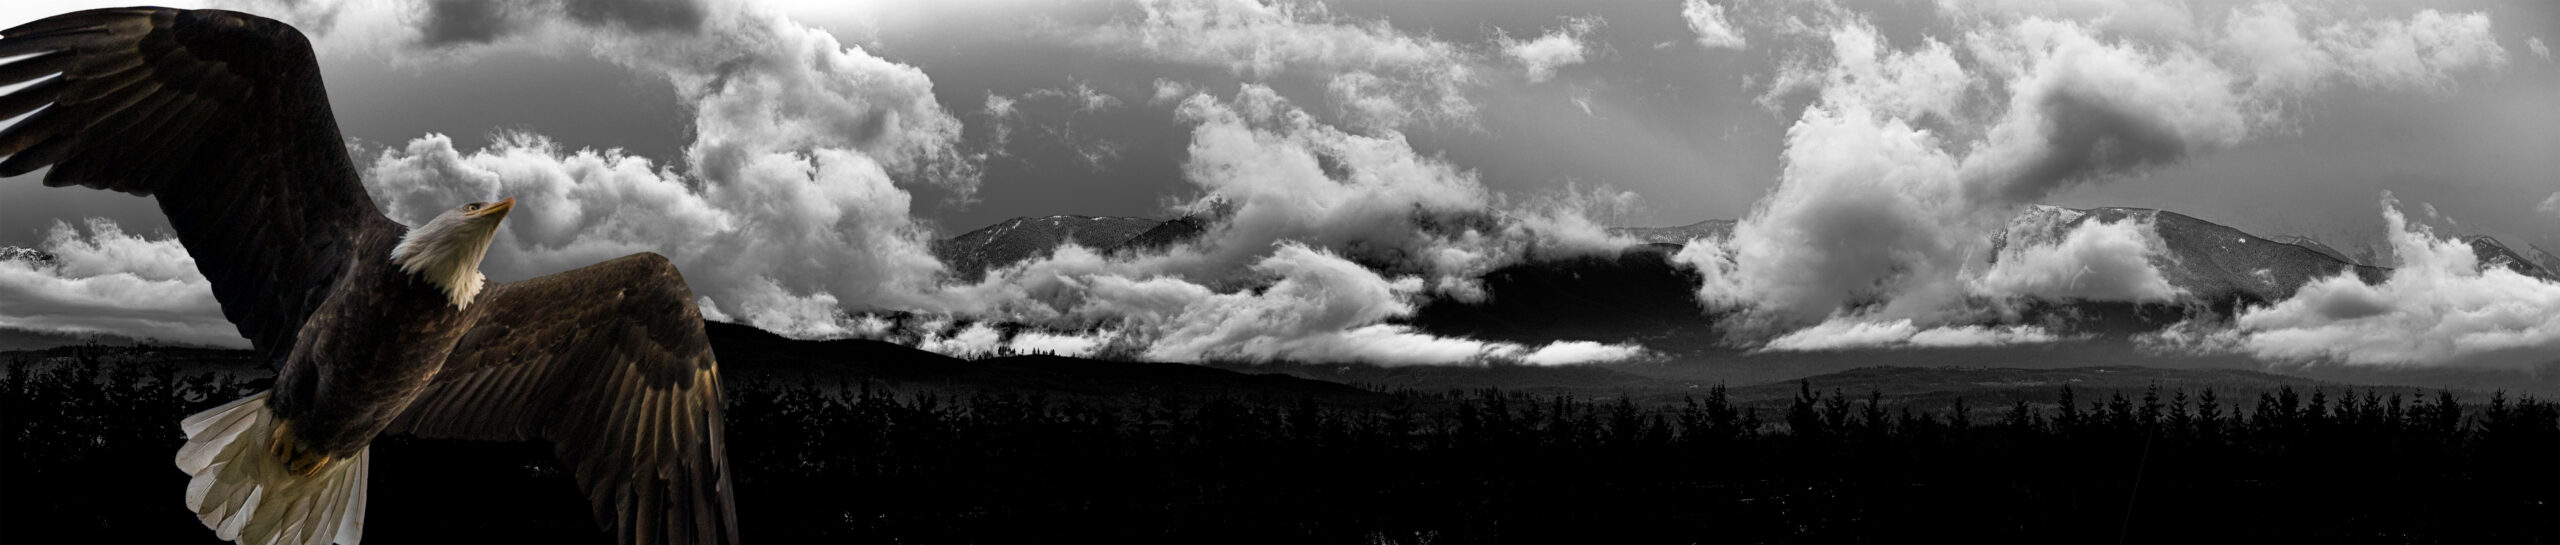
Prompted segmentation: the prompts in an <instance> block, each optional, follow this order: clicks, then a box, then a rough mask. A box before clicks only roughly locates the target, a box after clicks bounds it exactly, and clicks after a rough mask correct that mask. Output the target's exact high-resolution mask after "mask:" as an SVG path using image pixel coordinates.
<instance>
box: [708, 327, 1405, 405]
mask: <svg viewBox="0 0 2560 545" xmlns="http://www.w3.org/2000/svg"><path fill="white" fill-rule="evenodd" d="M703 329H704V331H705V332H707V333H708V334H710V336H711V348H712V350H713V351H714V352H715V353H717V354H718V355H719V357H720V364H721V370H722V372H723V373H724V374H725V375H726V376H727V377H728V378H729V379H730V380H733V381H759V380H767V381H784V382H799V381H809V382H813V383H816V384H819V385H833V384H838V383H841V384H844V385H846V386H849V387H858V386H860V385H862V384H864V383H870V384H874V385H878V386H882V387H891V388H896V389H899V390H905V391H917V390H929V391H944V392H951V393H967V392H972V391H998V392H1012V393H1039V394H1044V395H1048V396H1050V397H1053V398H1090V399H1103V398H1120V397H1127V396H1144V397H1149V398H1187V399H1205V398H1210V397H1222V396H1223V397H1241V398H1265V399H1280V400H1284V401H1287V400H1296V399H1299V398H1302V397H1304V398H1313V399H1317V400H1319V401H1324V402H1327V403H1335V404H1366V403H1372V402H1377V401H1379V400H1382V399H1384V398H1385V396H1384V395H1383V394H1379V393H1376V392H1371V391H1367V390H1362V389H1359V388H1354V387H1351V386H1347V385H1343V384H1338V383H1333V382H1326V381H1321V380H1311V379H1305V378H1299V377H1292V376H1287V375H1278V374H1252V373H1243V372H1236V371H1233V370H1226V369H1219V368H1213V367H1207V366H1200V365H1188V364H1180V363H1148V362H1122V361H1103V360H1090V359H1081V358H1069V357H1061V356H1007V357H1001V358H989V359H983V360H974V361H972V360H963V359H959V358H953V357H950V356H944V355H941V354H935V353H932V352H926V351H923V350H919V349H916V348H913V347H908V346H904V345H899V344H896V343H890V342H884V341H873V340H861V339H845V340H832V341H803V340H795V339H789V338H785V337H782V336H780V335H775V334H773V333H770V332H766V331H764V330H761V329H756V328H754V327H749V326H744V325H738V324H729V323H722V322H704V323H703Z"/></svg>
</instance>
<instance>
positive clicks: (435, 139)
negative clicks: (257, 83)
mask: <svg viewBox="0 0 2560 545" xmlns="http://www.w3.org/2000/svg"><path fill="white" fill-rule="evenodd" d="M590 4H593V3H590V2H580V1H568V2H560V3H533V4H509V5H506V6H501V7H497V8H494V9H497V10H498V11H496V12H494V13H495V15H494V16H495V17H500V18H503V19H505V20H506V22H505V23H504V24H505V25H506V26H503V27H499V29H498V30H494V31H491V32H490V33H489V34H490V37H489V38H488V39H487V40H477V41H474V40H461V41H455V40H432V39H423V38H422V39H421V40H420V42H419V43H420V44H421V46H423V47H433V48H444V49H452V48H456V47H463V46H466V45H468V46H469V47H492V48H494V47H530V48H543V49H549V50H562V51H582V50H583V51H589V52H591V53H592V54H594V55H596V56H597V57H599V58H602V59H605V60H608V61H610V62H614V63H617V64H621V65H623V66H626V67H629V68H631V69H633V70H637V71H640V72H643V73H651V74H663V75H664V76H665V77H667V78H668V81H669V82H670V83H671V84H672V85H673V86H674V88H675V89H676V91H677V94H678V96H679V97H681V99H682V100H683V101H684V106H685V107H686V111H688V112H689V113H690V114H691V115H692V119H691V123H690V126H691V129H692V136H693V141H692V142H691V143H690V144H688V145H687V146H686V147H685V148H684V157H683V159H684V160H683V162H681V163H679V164H668V163H660V162H656V161H652V160H649V159H647V158H641V157H633V156H628V155H624V154H622V153H620V152H619V151H617V150H608V151H595V150H580V149H571V148H569V147H567V146H563V145H560V144H558V143H555V142H552V141H550V140H548V139H546V138H543V137H541V136H538V135H531V134H520V133H519V134H504V135H500V136H499V137H498V138H495V139H493V142H492V143H491V144H490V145H489V146H488V147H487V148H483V149H479V150H469V151H465V150H458V149H455V148H454V147H453V143H452V141H451V139H449V138H446V137H444V136H441V135H428V136H425V137H421V138H418V139H415V140H412V141H410V142H407V143H405V144H401V145H396V146H393V147H390V148H389V149H385V150H383V151H382V152H381V153H380V154H379V155H378V156H376V157H372V158H370V160H369V161H363V162H365V163H369V164H367V166H366V168H365V176H364V178H365V182H366V185H367V189H368V190H369V191H370V192H371V193H372V194H373V196H374V197H375V200H376V201H377V202H379V203H381V204H382V205H383V208H384V211H385V212H386V213H388V214H390V215H391V216H392V217H393V219H395V220H398V221H401V222H404V223H408V224H412V225H415V224H417V223H418V222H421V221H423V220H425V219H426V218H428V217H431V216H432V215H433V213H434V212H435V211H437V210H441V209H443V208H446V207H450V206H452V204H453V203H457V202H468V201H473V200H485V199H489V198H493V197H498V196H507V197H518V198H521V199H522V200H523V201H524V202H526V203H527V206H524V207H521V208H520V209H519V210H518V211H517V213H516V214H515V215H514V216H512V217H511V218H510V221H509V222H508V224H507V226H506V228H505V230H504V231H503V232H502V235H501V237H500V239H499V240H498V241H497V242H496V243H495V244H494V245H493V247H492V249H491V251H490V258H489V261H488V262H487V263H486V265H484V267H485V268H486V269H488V270H489V272H490V273H491V275H492V276H497V277H502V278H521V277H525V276H531V275H534V274H539V273H546V272H552V271H559V270H565V269H569V268H574V267H578V266H583V265H586V264H589V263H593V262H595V261H598V260H602V259H608V258H611V257H615V256H619V255H622V254H627V253H632V252H639V251H654V252H659V253H662V254H666V255H667V256H669V257H670V258H672V259H674V260H675V262H676V263H677V264H678V266H680V267H682V268H683V269H685V271H686V272H687V278H688V280H690V281H691V283H692V284H693V287H694V290H695V291H696V292H697V293H698V294H700V295H702V296H703V297H704V298H705V299H704V301H705V302H706V303H708V306H710V307H711V308H709V309H708V310H710V311H711V312H714V313H718V314H720V315H724V316H729V317H732V318H734V319H739V320H743V321H746V322H747V323H750V324H753V325H756V326H758V327H763V328H766V329H772V330H775V331H779V332H783V333H786V334H793V335H802V336H831V335H844V334H849V333H852V332H853V331H854V330H853V329H850V328H851V327H852V324H850V323H848V322H846V321H845V319H844V318H843V314H844V309H848V308H850V309H872V308H907V307H914V306H919V305H923V304H924V303H922V302H920V301H921V300H922V299H921V297H920V296H919V295H917V294H920V293H923V292H925V291H927V290H928V289H929V288H930V287H931V286H933V285H934V283H935V282H936V278H937V275H939V274H940V272H941V265H940V263H939V262H937V261H935V260H934V259H933V258H932V257H931V255H930V254H929V253H928V252H927V240H928V239H929V237H930V234H929V233H928V232H927V231H926V230H925V229H923V228H922V227H921V226H920V225H918V224H917V223H916V222H915V221H914V220H913V218H912V217H911V215H910V214H911V213H912V212H911V209H912V208H913V205H914V202H913V201H914V200H915V197H914V196H913V194H912V193H911V192H910V190H911V188H915V187H933V188H937V189H941V190H944V191H945V192H946V193H947V194H949V195H951V198H952V199H954V200H960V201H965V200H968V199H969V198H971V196H972V195H973V194H974V191H975V188H976V184H977V179H976V174H975V173H976V168H977V163H978V161H979V159H978V158H976V157H975V156H973V155H971V154H968V153H965V152H963V151H961V149H960V143H959V136H960V122H959V120H958V119H956V118H954V117H953V116H952V115H950V114H949V113H948V112H945V111H944V110H943V109H942V108H941V106H940V105H939V103H937V102H936V101H935V99H934V96H933V84H932V80H931V79H930V78H928V77H927V76H926V75H925V74H924V72H923V71H921V70H918V69H916V68H915V67H912V66H907V65H903V64H899V63H895V62H892V61H889V60H886V59H882V58H880V57H878V56H875V55H872V54H870V53H869V52H866V51H864V50H862V49H861V48H858V47H852V46H847V45H844V44H842V43H840V42H838V41H837V40H836V39H835V38H834V37H833V36H832V35H830V34H828V33H826V32H824V31H822V30H819V29H816V28H811V27H807V26H804V25H800V24H798V23H795V22H792V21H790V20H789V19H786V18H784V17H783V16H781V15H780V14H779V13H777V12H774V11H772V10H769V9H765V8H763V7H761V6H757V5H752V4H716V5H713V4H703V5H701V6H699V7H701V8H702V9H700V10H691V8H676V7H664V6H660V7H645V8H644V7H640V6H615V5H611V4H613V3H607V4H599V5H590ZM662 8H663V9H662ZM461 9H473V8H470V7H467V6H447V5H442V4H437V5H432V6H429V7H428V10H429V13H428V14H427V17H430V18H433V17H441V15H436V14H437V13H442V12H443V11H444V10H461ZM483 26H486V25H483ZM469 35H476V34H469ZM470 44H479V45H470ZM469 47H463V49H462V50H460V52H459V53H456V52H453V51H444V52H438V53H431V54H434V55H451V54H470V53H471V51H475V50H472V49H469ZM990 102H991V104H990V106H991V107H992V108H1002V107H1004V105H1003V104H997V103H996V102H997V101H990Z"/></svg>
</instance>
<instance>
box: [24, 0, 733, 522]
mask: <svg viewBox="0 0 2560 545" xmlns="http://www.w3.org/2000/svg"><path fill="white" fill-rule="evenodd" d="M0 59H8V62H7V64H5V65H0V85H20V84H23V86H20V87H18V88H17V89H15V90H13V91H9V92H7V93H6V94H5V95H0V119H9V118H18V120H17V121H16V122H15V123H14V124H11V125H9V126H8V127H7V128H6V129H0V156H6V157H7V159H6V160H5V161H0V176H18V175H22V174H26V173H28V172H32V171H34V170H36V169H39V168H46V167H51V169H52V170H51V171H50V172H48V173H46V174H45V176H44V183H45V185H47V186H55V187H60V186H71V185H77V186H82V187H89V188H95V189H107V190H114V191H120V192H124V193H131V194H135V195H148V196H153V197H156V198H157V200H158V202H159V205H160V210H161V211H162V212H164V213H166V214H167V215H168V217H169V223H170V224H171V225H172V226H173V227H174V228H175V230H176V232H177V236H178V240H179V241H180V242H181V243H183V244H185V245H186V248H187V253H188V254H190V255H192V256H193V257H194V258H195V260H196V267H197V268H198V269H201V270H202V271H203V273H204V276H205V278H206V279H207V280H210V281H211V283H212V285H213V294H214V297H215V298H216V299H218V300H219V301H220V302H221V303H222V313H223V316H225V317H227V318H229V319H230V320H231V323H232V324H234V325H236V326H238V328H239V330H240V334H241V335H242V336H244V337H247V338H248V339H249V344H250V346H251V349H252V350H253V351H254V352H255V353H256V355H257V357H260V358H263V359H264V360H265V361H267V362H269V364H270V365H271V366H272V367H273V368H274V370H275V373H276V381H275V387H274V389H272V390H269V391H267V392H263V393H259V394H257V395H253V396H250V397H248V398H246V399H241V400H238V401H233V402H231V403H229V404H227V405H223V406H220V407H216V408H214V409H211V410H208V411H205V412H203V413H199V414H196V415H194V416H191V417H188V418H187V419H186V420H185V421H183V422H182V428H183V429H184V431H185V432H186V435H187V442H186V444H185V446H184V447H182V448H181V449H180V450H179V451H178V456H177V465H178V467H179V469H183V470H185V471H186V472H187V473H189V474H191V475H193V476H194V479H193V481H192V482H191V483H189V484H188V486H187V490H186V502H187V507H188V508H189V509H191V510H193V511H194V512H195V514H196V516H197V517H198V518H199V519H200V520H202V521H203V522H204V524H205V525H206V526H207V527H209V528H212V529H213V531H214V532H215V534H216V535H217V536H219V537H221V538H223V539H228V540H236V541H239V542H242V543H260V544H264V543H313V544H317V543H327V542H331V541H335V542H337V543H345V544H353V543H356V542H357V541H358V540H359V539H360V538H361V536H362V534H363V531H364V524H363V521H364V504H365V497H366V491H365V479H366V475H367V472H368V471H370V465H371V462H370V456H369V455H368V452H369V450H368V449H367V447H368V445H370V444H371V443H372V441H373V440H374V438H375V437H378V436H381V435H382V434H386V433H407V434H414V435H418V436H423V437H441V438H464V439H487V440H501V441H529V440H539V441H548V442H550V443H551V444H552V445H553V446H554V449H553V450H554V452H555V453H556V454H558V455H559V456H560V457H561V458H562V459H563V460H564V461H565V462H566V463H567V465H568V466H570V467H571V468H572V469H573V470H574V472H575V473H576V475H577V481H578V484H579V486H581V487H583V488H584V489H585V490H586V492H587V496H588V497H589V499H590V500H591V502H592V508H593V512H594V514H595V517H596V522H597V524H598V525H599V526H603V527H610V528H613V529H614V530H616V533H617V535H618V536H619V538H620V540H621V541H623V542H667V541H673V542H735V541H736V540H737V531H738V530H737V515H736V512H735V509H734V508H733V507H732V504H731V499H730V498H731V497H732V496H733V494H732V491H731V490H730V484H729V464H728V461H727V454H726V453H725V452H724V448H723V447H722V445H721V441H722V440H721V436H722V432H721V394H720V370H719V363H718V362H717V361H716V360H715V359H714V358H713V357H712V353H711V346H710V343H709V341H708V339H707V338H706V337H705V336H704V334H703V329H702V316H701V313H700V311H699V310H698V309H696V308H695V307H694V297H693V295H692V292H691V291H690V290H689V289H687V288H686V287H685V283H684V278H683V277H682V276H681V275H679V274H677V272H676V269H675V267H674V266H673V265H671V264H669V263H668V262H667V260H666V258H663V257H660V256H657V255H655V254H645V253H644V254H638V255H633V256H629V257H624V258H621V259H616V260H612V261H607V262H604V263H600V264H596V265H593V266H589V267H586V268H582V269H577V270H573V271H568V272H564V273H560V274H555V275H551V276H545V277H541V278H535V279H532V280H527V281H523V282H516V283H494V282H488V281H486V279H484V278H483V277H482V276H481V274H480V272H479V265H480V259H481V256H482V255H483V254H484V253H486V252H487V250H488V248H489V242H490V240H491V238H492V236H493V235H494V234H495V232H496V230H497V228H498V224H499V222H500V221H502V220H504V219H505V218H506V217H507V214H508V212H509V211H511V210H513V209H514V208H515V206H516V203H515V201H514V200H512V199H510V200H502V201H497V202H494V203H468V204H459V205H457V206H456V207H454V208H452V209H450V210H446V211H444V212H443V213H442V214H441V215H438V216H436V217H435V219H433V220H431V221H428V222H426V223H425V224H424V225H420V226H418V227H417V228H414V229H412V228H407V227H404V226H402V225H400V224H399V223H396V222H393V221H392V220H391V219H390V218H388V217H385V216H383V215H382V212H381V211H380V210H379V209H378V208H376V207H375V206H374V203H373V201H372V199H371V198H370V197H368V196H367V195H366V194H365V190H364V187H363V186H362V185H361V183H360V182H359V180H358V179H357V171H356V168H355V164H354V162H353V160H352V159H351V158H350V157H349V156H348V152H347V148H346V144H345V140H344V139H342V138H341V137H340V136H339V134H338V126H337V121H336V119H335V117H334V114H332V113H331V112H330V110H329V98H328V93H327V92H326V89H325V88H323V86H322V85H321V81H320V66H319V64H318V62H317V61H316V60H315V59H314V57H313V55H312V51H311V45H310V42H308V41H307V40H305V39H304V38H303V36H302V34H301V32H299V31H297V30H295V29H294V28H293V27H292V26H289V25H286V24H284V23H280V22H276V21H273V20H269V19H266V18H263V17H258V16H254V15H249V14H244V13H235V12H228V11H216V10H193V11H188V10H174V9H164V8H124V9H101V10H91V11H81V12H76V13H68V14H63V15H58V16H54V17H50V18H46V19H43V20H39V21H35V22H31V23H26V24H23V25H18V26H17V27H14V28H10V29H7V30H0ZM57 74H58V75H57ZM29 82H32V83H29ZM31 112H32V113H31ZM20 116H24V117H23V118H21V117H20Z"/></svg>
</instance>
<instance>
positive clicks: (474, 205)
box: [462, 202, 480, 212]
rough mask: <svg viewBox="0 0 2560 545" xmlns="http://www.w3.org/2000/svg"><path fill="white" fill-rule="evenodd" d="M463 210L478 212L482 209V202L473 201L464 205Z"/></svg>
mask: <svg viewBox="0 0 2560 545" xmlns="http://www.w3.org/2000/svg"><path fill="white" fill-rule="evenodd" d="M462 211H464V212H478V211H480V203H476V202H475V203H471V204H466V205H462Z"/></svg>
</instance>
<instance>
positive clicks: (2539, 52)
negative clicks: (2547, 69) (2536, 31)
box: [2524, 36, 2551, 63]
mask: <svg viewBox="0 0 2560 545" xmlns="http://www.w3.org/2000/svg"><path fill="white" fill-rule="evenodd" d="M2524 47H2525V49H2530V50H2532V51H2533V56H2536V57H2542V62H2546V63H2548V62H2551V46H2548V45H2543V43H2542V37H2541V36H2535V37H2531V38H2525V39H2524Z"/></svg>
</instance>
